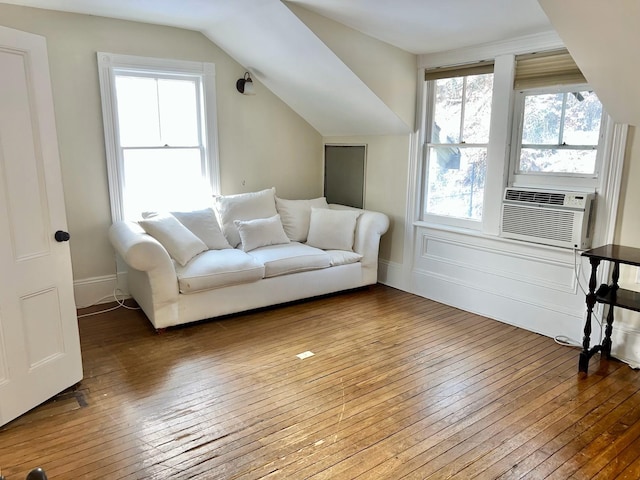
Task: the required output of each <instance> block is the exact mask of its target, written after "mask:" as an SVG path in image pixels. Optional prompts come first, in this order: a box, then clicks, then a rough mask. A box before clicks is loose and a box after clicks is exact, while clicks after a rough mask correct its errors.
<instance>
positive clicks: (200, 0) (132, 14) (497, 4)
mask: <svg viewBox="0 0 640 480" xmlns="http://www.w3.org/2000/svg"><path fill="white" fill-rule="evenodd" d="M3 1H4V2H5V3H12V4H17V5H24V6H31V7H37V8H46V9H52V10H62V11H67V12H75V13H84V14H90V15H99V16H105V17H112V18H120V19H124V20H134V21H139V22H145V23H156V24H161V25H169V26H175V27H181V28H187V29H190V30H196V31H200V32H202V33H203V34H205V35H206V36H207V37H208V38H210V39H211V40H212V41H213V42H214V43H216V44H217V45H218V46H219V47H221V48H222V49H223V50H225V51H226V52H227V53H228V54H229V55H230V56H231V57H233V58H234V59H235V60H236V61H237V62H238V63H240V64H241V65H243V66H244V67H245V68H247V69H248V70H249V71H251V73H252V74H253V76H254V78H255V79H257V80H258V81H260V82H261V83H262V84H264V85H265V86H266V87H267V88H268V89H270V90H271V91H272V92H273V93H275V94H276V95H277V96H279V97H280V98H281V99H282V100H283V101H284V102H285V103H286V104H288V105H289V106H290V107H291V108H292V109H294V110H295V111H296V112H297V113H298V114H299V115H300V116H301V117H302V118H304V119H305V120H306V121H307V122H309V123H310V124H311V125H312V126H313V127H314V128H315V129H316V130H318V132H320V133H321V134H322V135H324V136H344V135H387V134H404V133H408V132H409V131H410V130H411V128H410V126H408V125H406V124H405V123H404V122H403V121H402V120H401V119H400V117H399V116H398V115H397V114H396V113H395V112H394V111H393V110H391V109H390V108H389V107H388V106H387V105H386V104H385V103H384V102H383V101H382V100H381V99H380V98H379V97H378V96H376V94H375V93H374V92H373V91H372V90H371V89H370V88H369V87H368V86H367V85H366V84H365V83H364V82H363V81H362V80H361V79H359V78H358V77H357V76H356V75H355V74H354V73H353V72H352V71H351V70H350V69H349V67H348V66H347V65H345V64H344V63H343V62H342V61H341V60H340V59H339V58H338V57H337V56H336V55H335V54H334V53H333V52H332V51H331V50H330V49H329V48H328V47H327V46H326V45H324V44H323V43H322V42H321V41H320V40H319V39H318V37H317V36H316V35H315V34H314V33H313V32H312V31H311V30H310V29H309V28H308V27H307V26H306V25H305V24H304V23H303V22H302V21H301V20H300V19H299V18H298V17H297V16H296V15H294V14H293V13H292V12H291V11H290V10H289V8H288V7H287V5H286V2H285V3H283V2H282V1H280V0H108V1H107V0H3ZM563 2H564V0H563ZM563 2H559V3H563ZM291 3H295V4H297V5H300V6H303V7H304V8H308V9H310V10H314V11H315V12H317V13H320V14H322V15H324V16H326V17H328V18H331V19H334V20H336V21H338V22H341V23H344V24H345V25H347V26H349V27H351V28H354V29H356V30H359V31H361V32H363V33H364V34H366V35H369V36H372V37H374V38H377V39H378V40H382V41H384V42H387V43H390V44H392V45H395V46H396V47H398V48H401V49H403V50H406V51H408V52H412V53H429V52H434V51H443V50H453V49H456V48H461V47H465V46H470V45H477V44H480V43H488V42H494V41H501V40H506V39H509V38H512V37H514V36H522V35H526V34H531V33H538V32H542V31H548V30H550V28H551V27H550V25H549V23H548V20H547V19H546V17H545V15H544V13H543V12H542V10H541V9H540V6H539V5H538V3H537V0H482V1H481V2H480V1H478V0H447V1H444V2H443V1H442V0H394V1H393V2H391V1H389V0H348V1H345V0H292V1H291ZM380 67H381V68H384V65H381V66H380Z"/></svg>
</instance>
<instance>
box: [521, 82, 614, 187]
mask: <svg viewBox="0 0 640 480" xmlns="http://www.w3.org/2000/svg"><path fill="white" fill-rule="evenodd" d="M590 89H591V88H590V87H589V85H588V84H575V85H562V86H556V87H541V88H532V89H526V90H519V91H516V92H515V94H514V107H513V125H512V139H511V153H510V157H509V185H510V186H514V187H540V188H555V189H558V188H563V189H566V190H579V191H582V190H584V191H595V190H596V189H597V188H598V187H599V186H600V175H601V172H602V162H603V156H604V146H605V135H606V132H607V122H608V115H607V114H606V112H605V111H604V107H603V110H602V118H601V120H600V132H599V135H598V147H597V150H596V164H595V168H594V173H589V174H581V173H559V172H544V173H543V172H539V173H533V172H520V171H519V164H520V149H521V147H522V129H523V122H524V104H525V98H526V97H527V96H529V95H540V94H549V93H568V92H575V91H584V90H590Z"/></svg>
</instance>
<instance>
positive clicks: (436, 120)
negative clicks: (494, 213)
mask: <svg viewBox="0 0 640 480" xmlns="http://www.w3.org/2000/svg"><path fill="white" fill-rule="evenodd" d="M425 80H426V81H427V120H426V126H427V130H426V132H425V137H426V145H425V147H426V148H425V157H426V162H425V167H424V169H423V171H424V185H425V189H424V201H423V219H425V220H429V219H430V218H432V217H434V216H437V217H440V220H439V221H442V220H443V218H448V219H450V220H449V221H450V222H452V223H455V221H456V220H459V221H462V222H464V223H467V226H472V224H473V223H476V224H477V223H478V222H479V221H480V220H481V219H482V209H483V200H484V184H485V177H486V172H487V147H488V144H489V127H490V123H491V102H492V92H493V64H479V65H473V66H467V67H464V68H453V69H448V68H443V69H437V70H434V71H427V72H426V74H425ZM465 221H466V222H465ZM445 222H446V220H445Z"/></svg>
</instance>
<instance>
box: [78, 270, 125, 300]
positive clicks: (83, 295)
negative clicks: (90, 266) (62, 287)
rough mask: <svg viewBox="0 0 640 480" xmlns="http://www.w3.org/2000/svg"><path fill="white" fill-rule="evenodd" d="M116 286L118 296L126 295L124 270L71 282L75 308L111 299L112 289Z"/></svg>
mask: <svg viewBox="0 0 640 480" xmlns="http://www.w3.org/2000/svg"><path fill="white" fill-rule="evenodd" d="M116 287H118V294H119V295H118V298H122V297H123V295H122V294H123V293H124V295H128V291H127V289H126V272H124V273H118V275H103V276H101V277H91V278H82V279H80V280H75V281H74V282H73V293H74V295H75V299H76V308H85V307H90V306H92V305H99V304H101V303H108V302H112V301H113V291H114V289H115V288H116Z"/></svg>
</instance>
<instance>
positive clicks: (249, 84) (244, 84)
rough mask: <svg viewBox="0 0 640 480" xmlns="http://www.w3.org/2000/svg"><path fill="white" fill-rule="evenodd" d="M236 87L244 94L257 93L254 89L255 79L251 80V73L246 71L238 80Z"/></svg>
mask: <svg viewBox="0 0 640 480" xmlns="http://www.w3.org/2000/svg"><path fill="white" fill-rule="evenodd" d="M236 88H237V89H238V91H239V92H240V93H241V94H243V95H255V94H256V91H255V90H254V89H253V80H251V74H250V73H249V72H244V78H240V79H239V80H238V81H237V82H236Z"/></svg>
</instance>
